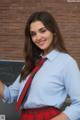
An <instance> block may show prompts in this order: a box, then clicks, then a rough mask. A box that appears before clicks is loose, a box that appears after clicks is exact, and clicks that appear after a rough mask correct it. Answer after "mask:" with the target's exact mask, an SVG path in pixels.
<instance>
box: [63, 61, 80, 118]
mask: <svg viewBox="0 0 80 120" xmlns="http://www.w3.org/2000/svg"><path fill="white" fill-rule="evenodd" d="M64 84H65V89H66V92H67V94H68V95H69V96H70V98H71V105H70V106H67V107H66V108H65V110H64V111H63V112H64V113H65V114H66V115H67V116H68V117H69V119H70V120H80V70H79V67H78V65H77V63H76V61H75V60H74V59H71V60H69V61H68V64H67V65H66V68H65V72H64Z"/></svg>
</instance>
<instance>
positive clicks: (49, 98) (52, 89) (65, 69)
mask: <svg viewBox="0 0 80 120" xmlns="http://www.w3.org/2000/svg"><path fill="white" fill-rule="evenodd" d="M24 52H25V66H24V68H23V69H22V71H21V73H20V75H19V77H18V78H17V79H16V81H15V82H14V83H13V84H12V85H11V86H9V87H7V86H6V85H4V84H3V83H2V82H0V96H1V97H2V98H3V99H4V100H5V102H8V103H11V102H13V101H14V100H17V103H18V101H19V100H20V99H22V98H20V95H21V93H22V90H23V89H24V85H25V84H26V83H27V82H26V81H28V79H29V77H30V75H31V73H32V71H33V69H34V68H35V66H36V65H38V64H39V61H40V58H41V57H42V58H46V61H45V62H44V64H43V66H41V68H39V70H38V71H37V72H36V73H35V75H34V77H33V78H32V83H31V85H30V87H29V88H28V91H27V92H25V93H26V94H25V98H24V99H23V100H22V103H19V105H18V108H19V107H20V106H21V107H20V109H21V116H20V120H33V119H34V120H43V119H44V120H80V92H79V91H80V86H79V85H80V73H79V68H78V66H77V64H76V61H75V60H74V59H73V58H72V57H71V56H70V55H69V54H68V52H67V50H66V48H65V46H64V43H63V39H62V36H61V34H60V31H59V28H58V26H57V23H56V21H55V19H54V18H53V17H52V15H51V14H50V13H48V12H45V11H41V12H35V13H33V14H32V15H31V16H30V17H29V19H28V21H27V24H26V28H25V46H24ZM23 91H24V90H23ZM23 93H24V92H23ZM67 95H69V96H70V98H71V105H70V106H68V107H66V108H65V110H63V111H62V112H61V111H60V109H61V107H62V106H63V103H64V101H65V99H66V97H67ZM48 114H49V115H48Z"/></svg>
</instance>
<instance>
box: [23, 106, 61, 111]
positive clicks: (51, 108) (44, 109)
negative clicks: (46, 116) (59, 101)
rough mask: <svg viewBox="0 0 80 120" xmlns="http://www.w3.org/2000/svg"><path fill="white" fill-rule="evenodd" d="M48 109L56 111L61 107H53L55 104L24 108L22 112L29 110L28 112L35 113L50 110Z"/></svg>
mask: <svg viewBox="0 0 80 120" xmlns="http://www.w3.org/2000/svg"><path fill="white" fill-rule="evenodd" d="M48 110H55V111H61V110H60V109H59V108H56V107H53V106H44V107H40V108H28V109H22V112H27V113H34V112H40V111H41V112H43V111H48Z"/></svg>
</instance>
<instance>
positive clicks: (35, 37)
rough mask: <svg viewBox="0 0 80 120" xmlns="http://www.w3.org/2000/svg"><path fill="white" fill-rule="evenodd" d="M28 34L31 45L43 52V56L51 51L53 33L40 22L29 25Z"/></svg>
mask: <svg viewBox="0 0 80 120" xmlns="http://www.w3.org/2000/svg"><path fill="white" fill-rule="evenodd" d="M30 34H31V38H32V41H33V43H34V44H35V45H36V46H37V47H39V48H40V49H41V50H43V51H44V54H47V53H49V52H50V51H51V50H52V49H53V44H52V41H53V33H52V32H50V31H49V30H48V29H47V28H46V27H45V26H44V25H43V23H42V22H41V21H35V22H32V23H31V25H30Z"/></svg>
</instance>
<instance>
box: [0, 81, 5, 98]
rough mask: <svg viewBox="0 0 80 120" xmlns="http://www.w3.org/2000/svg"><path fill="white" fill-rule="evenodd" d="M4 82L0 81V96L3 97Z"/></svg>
mask: <svg viewBox="0 0 80 120" xmlns="http://www.w3.org/2000/svg"><path fill="white" fill-rule="evenodd" d="M3 92H4V84H3V83H2V82H1V81H0V97H3Z"/></svg>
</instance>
